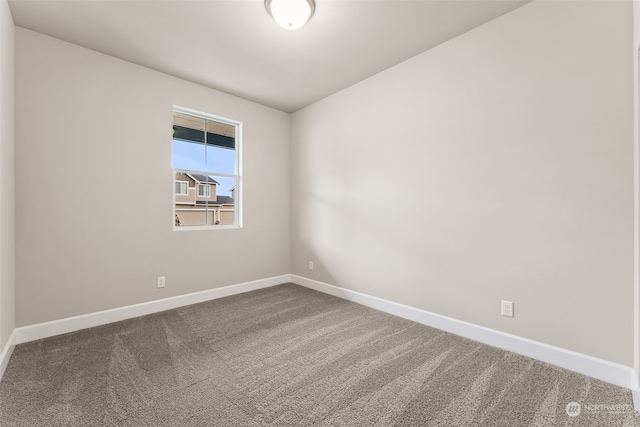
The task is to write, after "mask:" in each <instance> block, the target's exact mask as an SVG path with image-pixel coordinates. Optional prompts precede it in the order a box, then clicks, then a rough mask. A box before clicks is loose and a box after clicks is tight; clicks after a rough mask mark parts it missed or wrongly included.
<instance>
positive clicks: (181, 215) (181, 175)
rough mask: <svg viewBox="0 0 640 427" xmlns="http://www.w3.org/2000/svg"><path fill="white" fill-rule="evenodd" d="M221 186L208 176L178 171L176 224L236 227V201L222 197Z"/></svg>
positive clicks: (176, 177) (176, 181)
mask: <svg viewBox="0 0 640 427" xmlns="http://www.w3.org/2000/svg"><path fill="white" fill-rule="evenodd" d="M218 185H219V183H218V182H217V181H216V180H215V179H213V178H212V177H211V176H208V175H201V174H196V173H187V172H176V174H175V201H176V213H175V225H176V226H186V225H216V224H222V225H230V224H233V217H234V213H233V208H234V203H233V198H232V197H229V196H219V195H218V194H217V187H218ZM232 194H233V193H232Z"/></svg>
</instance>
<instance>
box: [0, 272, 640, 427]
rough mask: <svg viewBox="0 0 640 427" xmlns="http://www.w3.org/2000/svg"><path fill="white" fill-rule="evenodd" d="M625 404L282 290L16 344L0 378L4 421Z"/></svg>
mask: <svg viewBox="0 0 640 427" xmlns="http://www.w3.org/2000/svg"><path fill="white" fill-rule="evenodd" d="M570 402H577V403H578V404H580V413H579V414H578V413H577V405H576V406H573V407H572V410H573V412H571V410H570V413H571V414H572V415H575V416H571V417H570V416H569V415H568V414H567V410H566V408H567V404H569V403H570ZM632 408H633V403H632V400H631V393H630V392H629V391H628V390H625V389H622V388H619V387H616V386H613V385H610V384H607V383H604V382H601V381H598V380H595V379H592V378H589V377H586V376H583V375H579V374H576V373H573V372H570V371H567V370H563V369H560V368H556V367H554V366H551V365H548V364H545V363H542V362H537V361H535V360H533V359H529V358H526V357H523V356H519V355H516V354H513V353H509V352H505V351H502V350H499V349H496V348H493V347H489V346H486V345H483V344H480V343H477V342H474V341H471V340H468V339H464V338H460V337H457V336H455V335H451V334H448V333H445V332H442V331H439V330H436V329H433V328H430V327H427V326H424V325H421V324H418V323H414V322H411V321H408V320H404V319H400V318H397V317H394V316H391V315H388V314H385V313H382V312H379V311H375V310H372V309H369V308H367V307H363V306H361V305H358V304H354V303H350V302H347V301H344V300H341V299H338V298H335V297H332V296H329V295H325V294H322V293H319V292H315V291H312V290H309V289H306V288H303V287H299V286H296V285H293V284H285V285H280V286H276V287H272V288H268V289H263V290H258V291H254V292H249V293H246V294H241V295H236V296H231V297H227V298H223V299H218V300H214V301H210V302H206V303H202V304H197V305H192V306H188V307H183V308H180V309H176V310H169V311H166V312H162V313H158V314H154V315H150V316H145V317H141V318H136V319H132V320H127V321H123V322H118V323H114V324H110V325H106V326H101V327H97V328H92V329H88V330H83V331H79V332H74V333H70V334H65V335H60V336H57V337H52V338H47V339H44V340H39V341H34V342H30V343H26V344H21V345H19V346H17V347H16V349H15V351H14V353H13V356H12V357H11V360H10V362H9V366H8V367H7V370H6V373H5V375H4V377H3V379H2V382H1V383H0V426H3V427H12V426H21V427H35V426H82V427H86V426H91V427H95V426H123V427H124V426H131V427H134V426H135V427H137V426H153V427H159V426H167V427H169V426H171V427H176V426H180V427H182V426H184V427H189V426H223V427H227V426H229V427H231V426H242V427H245V426H270V425H273V426H308V425H320V426H349V427H351V426H509V427H519V426H583V425H584V426H599V427H600V426H640V416H638V414H637V413H636V412H635V411H633V409H632ZM576 414H577V415H576Z"/></svg>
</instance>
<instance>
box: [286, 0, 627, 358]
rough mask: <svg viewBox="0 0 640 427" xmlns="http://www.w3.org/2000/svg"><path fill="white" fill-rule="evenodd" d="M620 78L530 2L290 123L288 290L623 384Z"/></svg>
mask: <svg viewBox="0 0 640 427" xmlns="http://www.w3.org/2000/svg"><path fill="white" fill-rule="evenodd" d="M632 71H633V55H632V12H631V4H630V3H629V2H534V3H531V4H528V5H526V6H524V7H522V8H520V9H517V10H515V11H514V12H511V13H509V14H507V15H505V16H503V17H501V18H499V19H497V20H495V21H492V22H490V23H488V24H486V25H484V26H482V27H479V28H477V29H475V30H472V31H470V32H468V33H466V34H464V35H462V36H460V37H458V38H456V39H453V40H451V41H449V42H447V43H444V44H443V45H440V46H438V47H436V48H434V49H432V50H430V51H427V52H425V53H423V54H421V55H418V56H417V57H415V58H413V59H411V60H409V61H406V62H404V63H402V64H400V65H398V66H395V67H393V68H391V69H389V70H386V71H384V72H382V73H380V74H378V75H376V76H374V77H372V78H370V79H368V80H365V81H363V82H360V83H359V84H356V85H354V86H352V87H351V88H349V89H347V90H344V91H342V92H340V93H338V94H336V95H333V96H331V97H329V98H326V99H325V100H323V101H320V102H318V103H316V104H314V105H312V106H310V107H307V108H306V109H303V110H301V111H299V112H297V113H295V114H294V115H293V119H292V140H291V141H292V165H293V167H292V213H293V216H292V248H291V251H292V272H293V273H294V274H299V275H302V276H306V277H309V278H312V279H317V280H320V281H324V282H328V283H330V284H334V285H339V286H342V287H345V288H348V289H352V290H356V291H360V292H364V293H367V294H370V295H374V296H378V297H381V298H385V299H388V300H392V301H396V302H399V303H403V304H407V305H410V306H414V307H418V308H422V309H425V310H428V311H431V312H435V313H439V314H442V315H446V316H450V317H454V318H457V319H461V320H464V321H468V322H472V323H474V324H478V325H482V326H486V327H489V328H493V329H497V330H500V331H505V332H507V333H512V334H516V335H519V336H522V337H526V338H529V339H533V340H537V341H541V342H544V343H548V344H551V345H554V346H558V347H562V348H567V349H569V350H574V351H577V352H580V353H584V354H588V355H591V356H595V357H598V358H602V359H605V360H610V361H612V362H617V363H621V364H624V365H627V366H632V364H633V219H634V217H633V214H634V211H633V207H634V199H633V75H632ZM309 260H314V261H315V262H316V264H315V269H314V271H309V270H308V269H307V263H308V261H309ZM501 299H506V300H510V301H513V302H515V317H514V318H513V319H510V318H506V317H502V316H500V314H499V307H500V300H501Z"/></svg>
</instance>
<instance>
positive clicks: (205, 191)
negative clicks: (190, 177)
mask: <svg viewBox="0 0 640 427" xmlns="http://www.w3.org/2000/svg"><path fill="white" fill-rule="evenodd" d="M198 197H211V188H210V187H209V186H208V185H202V184H198Z"/></svg>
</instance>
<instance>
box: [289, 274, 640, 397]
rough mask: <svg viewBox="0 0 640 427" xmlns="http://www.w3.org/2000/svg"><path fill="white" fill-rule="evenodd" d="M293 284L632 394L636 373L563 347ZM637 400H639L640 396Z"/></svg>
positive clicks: (316, 285) (305, 282)
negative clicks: (557, 367)
mask: <svg viewBox="0 0 640 427" xmlns="http://www.w3.org/2000/svg"><path fill="white" fill-rule="evenodd" d="M291 281H292V282H293V283H295V284H297V285H300V286H304V287H307V288H311V289H314V290H316V291H320V292H323V293H326V294H330V295H333V296H336V297H339V298H343V299H345V300H348V301H353V302H356V303H358V304H362V305H365V306H368V307H371V308H375V309H376V310H380V311H384V312H386V313H390V314H393V315H395V316H399V317H403V318H405V319H409V320H413V321H415V322H418V323H422V324H424V325H428V326H431V327H434V328H437V329H441V330H444V331H447V332H451V333H453V334H456V335H460V336H463V337H465V338H469V339H472V340H474V341H479V342H481V343H484V344H488V345H491V346H494V347H498V348H502V349H504V350H507V351H511V352H513V353H518V354H521V355H523V356H528V357H531V358H533V359H536V360H540V361H543V362H547V363H550V364H552V365H556V366H559V367H561V368H565V369H568V370H571V371H575V372H578V373H581V374H584V375H588V376H590V377H593V378H597V379H599V380H602V381H606V382H608V383H611V384H615V385H617V386H620V387H624V388H627V389H632V390H633V388H632V385H633V369H632V368H630V367H628V366H624V365H620V364H617V363H613V362H609V361H607V360H603V359H598V358H595V357H592V356H588V355H585V354H581V353H577V352H574V351H571V350H566V349H563V348H560V347H554V346H552V345H548V344H544V343H541V342H538V341H533V340H530V339H527V338H522V337H519V336H516V335H511V334H506V333H504V332H500V331H496V330H494V329H489V328H485V327H483V326H478V325H475V324H473V323H468V322H463V321H461V320H457V319H453V318H451V317H446V316H442V315H439V314H435V313H430V312H428V311H425V310H421V309H418V308H414V307H410V306H407V305H403V304H398V303H395V302H392V301H387V300H384V299H382V298H377V297H374V296H371V295H366V294H363V293H360V292H355V291H351V290H349V289H344V288H340V287H338V286H334V285H330V284H328V283H323V282H319V281H317V280H312V279H307V278H306V277H301V276H298V275H291ZM639 391H640V390H639ZM638 397H639V398H640V396H638ZM634 399H635V393H634ZM639 403H640V402H639ZM636 407H638V406H636Z"/></svg>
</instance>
